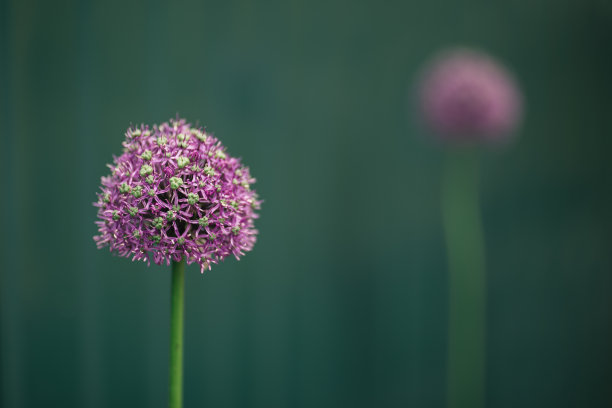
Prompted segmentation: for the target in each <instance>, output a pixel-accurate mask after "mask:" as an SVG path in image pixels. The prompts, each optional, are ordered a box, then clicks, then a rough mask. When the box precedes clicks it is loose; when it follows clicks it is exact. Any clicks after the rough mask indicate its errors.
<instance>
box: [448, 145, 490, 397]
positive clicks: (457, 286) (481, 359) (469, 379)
mask: <svg viewBox="0 0 612 408" xmlns="http://www.w3.org/2000/svg"><path fill="white" fill-rule="evenodd" d="M478 183H479V177H478V156H477V152H476V151H467V150H460V151H452V152H450V157H448V162H447V168H446V175H445V179H444V182H443V187H442V189H443V191H442V212H443V220H444V233H445V239H446V246H447V251H448V269H449V323H448V325H449V326H448V406H449V407H450V408H464V407H465V408H467V407H469V408H482V407H484V398H485V323H486V275H485V257H484V239H483V231H482V223H481V219H480V207H479V204H478V201H479V200H478Z"/></svg>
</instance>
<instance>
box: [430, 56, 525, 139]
mask: <svg viewBox="0 0 612 408" xmlns="http://www.w3.org/2000/svg"><path fill="white" fill-rule="evenodd" d="M420 105H421V109H422V112H423V116H424V119H425V121H426V123H427V125H429V126H430V127H431V128H432V129H433V130H434V131H435V132H436V133H437V134H438V135H439V136H440V137H441V138H443V139H444V140H447V141H500V140H504V139H505V138H507V137H508V136H509V135H510V134H511V132H512V130H514V128H515V127H516V126H517V124H518V122H519V119H520V116H521V96H520V94H519V90H518V88H517V86H516V84H515V82H514V79H513V78H512V76H511V75H510V73H509V72H508V71H506V70H505V69H504V67H502V66H501V65H500V64H499V63H497V62H496V61H494V60H493V59H492V58H491V57H489V56H487V55H485V54H482V53H479V52H477V51H473V50H469V49H454V50H450V51H447V52H444V53H442V54H440V55H439V56H438V57H437V58H435V59H434V60H433V61H432V62H431V63H430V64H429V66H428V67H427V68H426V70H425V73H424V75H423V78H422V80H421V88H420Z"/></svg>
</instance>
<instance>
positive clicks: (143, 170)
mask: <svg viewBox="0 0 612 408" xmlns="http://www.w3.org/2000/svg"><path fill="white" fill-rule="evenodd" d="M123 147H124V153H123V154H122V155H121V156H119V157H115V158H114V163H113V164H112V165H109V167H110V169H111V175H110V176H107V177H102V187H101V192H100V193H98V201H97V202H96V203H94V205H95V206H96V207H98V208H99V209H98V218H99V221H97V222H96V224H97V226H98V230H99V233H100V235H98V236H95V237H94V240H95V241H96V243H97V246H98V248H102V247H105V246H109V247H110V250H111V251H112V252H116V253H117V254H118V255H120V256H125V257H132V260H146V261H147V262H149V263H150V261H151V259H152V260H153V262H155V263H156V264H158V265H161V264H162V263H164V262H165V263H166V264H169V263H170V261H171V260H175V261H179V260H181V258H182V257H185V259H186V261H187V263H188V264H191V263H193V262H197V263H198V264H199V265H200V268H201V271H204V269H210V265H211V264H212V263H217V262H219V261H221V260H223V259H224V258H225V257H226V256H228V255H230V254H233V255H234V256H235V257H236V258H239V256H241V255H243V254H244V253H245V252H246V251H249V250H251V249H252V248H253V245H254V243H255V239H256V234H257V230H255V229H254V223H253V220H254V219H255V218H257V214H256V213H255V212H254V210H256V209H259V205H260V201H258V199H257V194H256V193H255V192H254V191H253V190H251V184H252V183H254V182H255V179H254V178H252V177H251V176H250V174H249V169H248V168H246V167H243V166H242V164H241V163H240V160H239V159H236V158H233V157H230V156H229V155H228V154H227V153H226V152H225V149H224V147H223V146H222V145H221V142H219V141H218V140H217V139H216V138H214V137H213V136H211V135H209V134H207V133H205V132H204V131H203V130H202V129H197V128H193V127H191V125H190V124H188V123H186V122H185V121H184V120H182V119H181V120H176V121H170V123H163V124H161V125H159V126H157V125H155V126H153V128H152V129H151V128H149V126H144V125H141V126H140V127H135V128H130V129H128V131H127V133H126V141H125V142H123Z"/></svg>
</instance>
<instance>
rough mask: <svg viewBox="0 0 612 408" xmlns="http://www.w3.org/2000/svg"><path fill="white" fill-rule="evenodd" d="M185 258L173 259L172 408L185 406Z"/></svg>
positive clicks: (171, 329)
mask: <svg viewBox="0 0 612 408" xmlns="http://www.w3.org/2000/svg"><path fill="white" fill-rule="evenodd" d="M184 292H185V259H184V258H183V259H181V260H180V261H178V262H176V261H172V289H171V299H170V303H171V312H170V404H169V406H170V408H181V407H182V406H183V309H184V304H185V302H184V298H185V297H184Z"/></svg>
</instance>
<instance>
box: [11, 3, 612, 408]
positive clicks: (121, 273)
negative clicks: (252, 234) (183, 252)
mask: <svg viewBox="0 0 612 408" xmlns="http://www.w3.org/2000/svg"><path fill="white" fill-rule="evenodd" d="M207 3H208V4H205V3H204V2H201V3H200V2H186V1H176V2H172V3H164V2H160V1H151V2H146V1H135V2H129V1H128V2H126V1H108V0H97V1H80V2H79V1H69V0H67V1H61V0H60V1H42V0H41V1H30V0H15V1H8V2H7V1H1V2H0V35H1V37H0V47H1V48H0V102H1V106H0V114H1V116H0V121H1V122H0V134H1V136H2V145H1V147H2V149H1V157H0V159H1V172H2V192H3V193H2V198H1V200H0V202H1V207H0V208H1V209H0V211H1V214H2V224H1V229H2V242H1V248H2V262H1V275H0V276H1V303H0V305H1V309H0V310H1V333H0V336H1V337H0V340H1V343H0V345H1V351H2V353H1V361H0V363H1V379H2V382H1V398H2V400H1V402H0V405H2V407H6V408H19V407H55V406H57V407H141V406H147V407H164V406H165V405H166V398H167V390H166V383H167V372H166V370H167V359H168V356H167V347H168V327H169V323H168V320H169V310H168V309H169V270H168V268H165V267H157V266H156V267H151V268H147V267H146V266H143V265H141V264H133V263H131V262H130V261H129V260H126V259H123V258H117V257H113V256H111V255H110V254H109V253H108V251H106V250H105V251H98V250H96V249H95V245H94V242H93V240H92V236H93V235H94V234H95V233H96V228H95V226H94V220H95V214H96V209H95V208H94V207H93V206H92V205H91V203H92V202H93V201H94V200H95V192H96V191H97V189H98V186H99V180H100V176H102V175H104V174H106V173H107V169H106V167H105V164H106V163H108V162H110V161H111V160H112V154H118V153H120V143H121V141H122V140H123V133H124V131H125V129H126V128H127V127H128V125H129V124H130V123H141V122H145V123H159V122H161V121H165V120H168V119H169V118H171V117H174V116H175V115H176V114H177V113H179V114H180V115H181V116H184V117H186V118H187V119H188V120H190V121H193V122H196V121H199V122H200V123H202V124H204V125H206V126H207V128H208V129H209V130H210V131H212V132H214V133H215V134H216V135H217V136H218V137H219V138H221V139H222V141H223V142H224V143H225V144H226V145H227V146H228V149H229V151H230V153H231V154H233V155H236V156H240V157H243V159H244V161H245V162H246V163H247V164H248V165H249V166H250V167H251V170H252V173H253V174H254V175H255V176H256V177H257V178H258V182H257V184H256V187H257V190H258V192H259V193H260V195H261V197H262V198H263V199H264V200H265V202H264V204H263V208H262V211H261V218H260V220H258V222H257V226H258V228H259V230H260V238H259V240H258V242H257V244H256V246H255V250H254V251H253V252H252V253H250V254H248V255H247V256H246V257H244V259H243V260H241V261H240V262H236V261H235V260H228V261H226V262H224V263H223V264H221V265H218V266H216V267H214V268H213V270H212V271H211V272H208V273H206V274H204V275H203V276H202V275H200V274H199V271H198V269H197V268H196V267H190V268H188V270H187V272H188V273H187V289H186V296H187V299H186V325H185V326H186V331H185V336H186V338H185V352H186V362H185V406H186V407H200V406H207V407H400V406H401V407H406V406H412V407H442V406H444V404H445V387H446V385H445V383H446V371H445V370H446V325H447V285H446V283H447V269H446V258H445V248H444V241H443V231H442V226H441V216H440V205H439V199H440V181H441V176H442V174H441V173H442V168H443V164H444V159H445V153H444V151H443V149H441V148H439V147H438V146H436V145H434V144H433V143H430V142H428V141H427V140H425V139H424V138H423V137H421V133H422V132H421V131H420V130H419V125H418V123H417V121H416V120H415V118H414V115H413V114H411V112H412V110H413V109H412V108H413V106H412V102H411V99H410V94H411V88H412V86H413V85H414V77H415V75H416V74H417V73H418V71H419V67H420V66H421V64H422V63H423V61H424V60H426V59H427V58H428V57H429V56H430V55H431V54H432V53H434V52H435V51H437V50H438V49H440V48H443V47H446V46H449V45H455V44H467V45H473V46H477V47H481V48H484V49H486V50H488V51H490V52H491V53H493V54H494V55H496V56H497V57H499V58H500V59H501V60H502V61H504V62H506V63H507V64H508V65H509V66H510V68H511V69H512V70H514V72H515V73H516V76H517V78H518V79H519V81H520V83H521V84H522V87H523V91H524V94H525V98H526V118H525V121H524V124H523V126H522V129H521V131H520V132H519V133H520V134H519V135H518V136H519V137H518V139H517V141H516V143H514V144H512V145H511V146H510V147H509V148H506V149H500V150H493V151H488V152H485V153H484V154H483V159H482V171H483V173H482V174H483V179H482V188H481V192H482V195H481V203H482V211H483V219H484V226H485V234H486V238H487V242H486V246H487V266H488V299H489V300H488V312H487V313H488V314H487V320H488V330H487V337H488V344H487V350H486V355H487V403H488V404H487V405H488V406H490V407H578V406H579V407H605V406H610V405H611V404H612V386H611V384H612V297H611V296H610V291H611V289H612V251H611V245H610V244H611V243H612V216H611V214H610V208H612V172H611V171H610V164H609V163H610V153H611V148H612V141H611V136H612V99H611V94H612V48H611V47H612V5H611V4H610V2H609V1H606V0H598V1H595V0H590V1H580V0H574V1H561V0H521V1H518V0H506V1H503V2H502V1H485V0H466V1H449V0H446V1H442V0H419V1H411V2H408V1H388V2H387V1H385V2H383V1H380V2H378V1H319V0H317V1H266V2H255V1H247V0H245V1H232V2H230V1H219V2H207Z"/></svg>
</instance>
